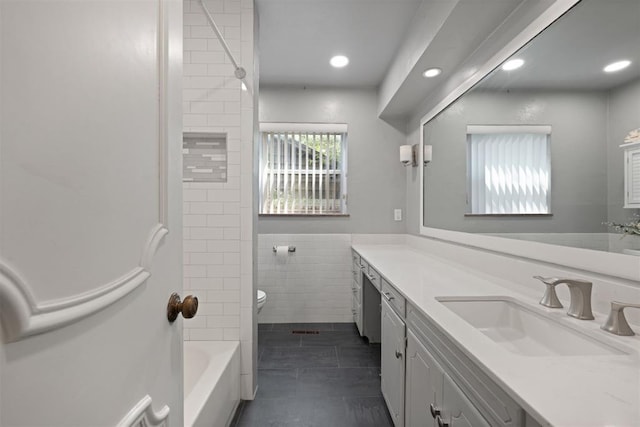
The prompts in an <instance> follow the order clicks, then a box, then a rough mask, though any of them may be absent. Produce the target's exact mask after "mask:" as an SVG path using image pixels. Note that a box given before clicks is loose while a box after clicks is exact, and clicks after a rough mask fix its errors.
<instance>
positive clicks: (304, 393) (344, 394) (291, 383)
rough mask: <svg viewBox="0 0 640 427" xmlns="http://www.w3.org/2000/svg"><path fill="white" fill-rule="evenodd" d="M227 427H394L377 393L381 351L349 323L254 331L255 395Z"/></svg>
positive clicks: (276, 326) (269, 327)
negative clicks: (255, 339)
mask: <svg viewBox="0 0 640 427" xmlns="http://www.w3.org/2000/svg"><path fill="white" fill-rule="evenodd" d="M292 331H318V332H319V333H317V334H295V333H293V332H292ZM231 425H232V426H235V427H249V426H251V427H268V426H269V427H271V426H273V427H276V426H277V427H285V426H291V427H387V426H389V427H390V426H393V422H392V421H391V418H390V416H389V413H388V411H387V407H386V405H385V403H384V400H383V398H382V394H381V393H380V345H379V344H372V345H369V344H368V343H367V340H366V339H363V338H361V337H360V336H359V335H358V331H357V330H356V327H355V324H353V323H294V324H292V323H288V324H260V325H258V393H257V395H256V398H255V400H253V401H244V402H242V403H241V404H240V407H239V408H238V411H237V413H236V417H235V419H234V421H233V422H232V424H231Z"/></svg>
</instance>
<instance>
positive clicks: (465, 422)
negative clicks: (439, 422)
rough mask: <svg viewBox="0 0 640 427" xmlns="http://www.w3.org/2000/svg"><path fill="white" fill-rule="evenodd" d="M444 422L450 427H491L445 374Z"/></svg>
mask: <svg viewBox="0 0 640 427" xmlns="http://www.w3.org/2000/svg"><path fill="white" fill-rule="evenodd" d="M443 402H444V407H443V408H442V414H443V417H442V418H443V420H444V421H445V422H448V423H449V427H490V426H489V423H487V421H486V420H485V419H484V418H483V417H482V415H480V412H478V410H477V409H476V408H475V407H474V406H473V404H472V403H471V401H470V400H469V399H467V396H465V395H464V393H463V392H462V390H460V388H458V386H457V385H455V383H454V382H453V380H452V379H451V378H450V377H449V375H447V374H444V384H443Z"/></svg>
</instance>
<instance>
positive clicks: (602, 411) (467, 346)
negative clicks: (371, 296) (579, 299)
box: [353, 244, 640, 427]
mask: <svg viewBox="0 0 640 427" xmlns="http://www.w3.org/2000/svg"><path fill="white" fill-rule="evenodd" d="M353 248H354V249H355V250H356V251H357V252H358V253H359V254H360V255H361V256H362V257H363V258H364V259H365V260H366V261H367V262H368V263H369V264H371V265H372V266H373V267H374V268H375V269H376V271H378V272H379V273H380V274H381V275H382V276H383V277H384V278H385V279H386V280H387V281H388V282H389V283H391V284H392V285H393V286H394V287H395V288H396V289H397V290H398V291H399V292H400V293H402V294H403V295H404V297H405V298H406V299H407V302H408V303H411V304H412V305H413V306H414V307H416V308H417V309H419V310H420V311H422V312H423V314H425V315H426V316H428V317H429V318H430V319H432V320H433V321H434V323H435V324H436V325H438V326H439V327H440V328H441V329H442V330H443V331H444V332H445V333H446V334H447V335H449V337H450V338H451V339H452V340H453V341H454V342H455V343H456V344H457V345H458V346H459V348H461V349H462V350H463V351H464V352H465V353H466V354H467V356H469V357H470V358H471V359H472V360H474V361H475V362H476V363H477V364H478V366H479V368H480V369H482V370H483V371H484V372H485V373H486V374H487V375H488V376H489V377H490V378H491V379H492V380H494V381H495V382H496V384H498V385H499V386H500V387H502V388H503V389H504V390H505V392H507V393H508V394H509V395H510V396H511V397H512V398H513V399H514V400H515V401H516V402H517V403H518V404H519V405H520V406H521V407H522V408H523V409H524V410H525V411H527V413H529V414H530V415H531V416H532V417H533V418H534V419H535V420H536V421H538V422H539V423H540V424H542V425H552V426H558V427H560V426H563V427H564V426H567V427H568V426H571V427H589V426H598V427H605V426H606V427H613V426H620V427H622V426H624V427H638V426H640V355H639V353H638V350H639V349H640V336H638V335H636V336H634V337H618V336H615V335H612V334H609V333H607V332H604V331H602V330H601V329H600V325H602V324H603V323H604V321H605V319H606V315H605V314H602V313H594V315H595V317H596V319H595V320H594V321H584V320H577V319H573V318H571V317H569V316H567V315H566V308H565V309H563V310H558V309H546V308H544V307H541V306H540V305H539V304H538V299H539V298H540V297H541V296H542V293H543V291H544V289H543V287H541V288H540V295H538V296H537V297H534V296H532V295H527V294H525V293H522V290H523V288H521V287H518V286H512V285H510V284H509V283H508V282H506V281H504V280H502V279H500V278H496V277H493V276H488V275H486V274H484V273H481V272H478V271H474V270H470V269H467V268H465V267H464V266H462V265H461V264H456V263H453V262H450V261H446V260H443V259H440V258H436V257H433V256H430V255H427V254H426V253H422V252H418V251H417V250H415V249H412V248H411V247H409V246H407V245H362V244H354V245H353ZM445 296H509V297H513V298H515V299H517V300H518V301H520V302H522V303H525V304H527V305H530V306H532V307H534V308H535V309H536V310H539V309H542V310H544V311H546V312H548V313H549V314H550V315H551V316H553V317H554V318H556V319H558V320H559V321H560V322H567V323H569V324H572V325H573V326H576V327H578V328H580V329H581V330H583V331H585V332H586V333H587V334H591V335H592V336H595V337H597V339H599V340H601V341H604V342H607V343H610V344H612V345H613V346H615V347H617V348H620V349H623V350H624V351H625V352H628V353H629V354H623V355H611V356H609V355H605V356H545V357H531V356H523V355H518V354H516V353H512V352H510V351H508V350H506V349H504V348H503V347H502V346H500V345H499V344H498V343H496V342H494V341H492V340H491V339H490V338H488V337H487V336H485V335H484V334H483V333H482V332H480V331H479V330H477V329H475V328H474V327H473V326H471V325H470V324H468V323H467V322H465V321H464V320H463V319H462V318H460V317H458V316H457V315H456V314H455V313H454V312H452V311H450V310H449V309H448V308H446V307H445V306H444V305H442V304H441V303H440V302H438V301H437V300H436V299H435V297H445ZM565 307H566V305H565Z"/></svg>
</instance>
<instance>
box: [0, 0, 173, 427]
mask: <svg viewBox="0 0 640 427" xmlns="http://www.w3.org/2000/svg"><path fill="white" fill-rule="evenodd" d="M181 52H182V1H180V0H92V1H68V0H66V1H64V0H27V1H25V0H0V325H1V326H2V332H1V333H0V335H1V340H0V425H2V426H3V427H5V426H61V425H65V426H70V425H73V426H114V425H119V424H120V425H123V426H129V425H136V426H137V425H147V426H154V425H167V424H170V425H172V426H179V425H181V424H182V322H181V321H180V320H178V321H177V322H175V323H173V324H170V323H169V322H168V321H167V315H166V306H167V301H168V299H169V296H170V294H171V293H172V292H173V291H178V290H180V289H181V288H182V285H181V283H182V267H181V264H182V259H181V240H182V233H181V224H182V219H181V203H182V202H181V183H180V175H181V170H180V169H181V159H180V156H181V94H180V79H181V74H182V65H181V64H182V53H181ZM183 296H184V295H183Z"/></svg>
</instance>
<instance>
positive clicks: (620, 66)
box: [603, 60, 631, 73]
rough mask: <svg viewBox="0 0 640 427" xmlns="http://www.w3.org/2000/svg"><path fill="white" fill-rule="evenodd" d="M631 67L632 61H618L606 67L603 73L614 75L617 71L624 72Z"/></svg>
mask: <svg viewBox="0 0 640 427" xmlns="http://www.w3.org/2000/svg"><path fill="white" fill-rule="evenodd" d="M629 65H631V61H626V60H625V61H618V62H614V63H613V64H609V65H607V66H606V67H604V69H603V71H604V72H605V73H614V72H616V71H620V70H624V69H625V68H627V67H628V66H629Z"/></svg>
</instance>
